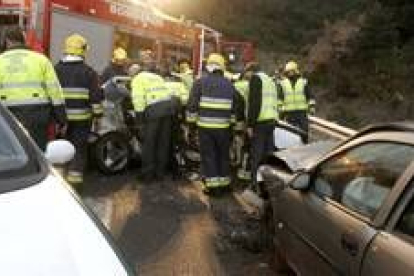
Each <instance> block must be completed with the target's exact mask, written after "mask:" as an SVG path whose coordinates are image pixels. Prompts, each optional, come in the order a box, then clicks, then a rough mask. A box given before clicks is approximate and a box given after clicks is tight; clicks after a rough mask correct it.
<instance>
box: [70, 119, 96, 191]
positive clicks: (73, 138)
mask: <svg viewBox="0 0 414 276" xmlns="http://www.w3.org/2000/svg"><path fill="white" fill-rule="evenodd" d="M91 124H92V123H91V121H90V120H85V121H69V124H68V130H67V133H66V138H67V139H68V140H69V141H70V142H71V143H72V144H73V145H74V146H75V148H76V152H75V156H74V158H73V159H72V160H71V161H70V162H69V164H68V167H67V169H68V175H70V173H71V172H72V173H79V177H81V179H82V180H81V181H76V182H78V183H79V184H78V183H76V185H81V184H82V183H83V172H84V171H85V170H86V164H87V158H88V137H89V134H90V130H91ZM76 188H77V189H78V190H81V188H82V187H76Z"/></svg>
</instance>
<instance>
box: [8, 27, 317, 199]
mask: <svg viewBox="0 0 414 276" xmlns="http://www.w3.org/2000/svg"><path fill="white" fill-rule="evenodd" d="M2 43H3V45H2V46H3V49H4V51H3V53H2V54H1V55H0V102H1V103H2V104H3V105H5V106H7V107H8V108H9V110H10V111H11V112H12V113H13V114H14V115H15V116H16V118H17V119H18V120H19V121H20V122H21V123H22V125H24V127H25V128H26V129H27V130H28V132H29V133H30V135H31V136H32V138H33V139H34V141H35V142H36V143H37V144H38V146H39V147H40V148H41V149H42V150H45V148H46V144H47V142H48V140H49V139H51V137H50V136H51V127H50V126H53V130H54V131H53V132H54V137H55V138H56V137H58V138H59V137H61V138H65V139H68V140H69V141H71V142H72V143H73V145H74V146H75V148H76V154H75V157H74V159H73V160H72V161H71V162H70V163H69V164H68V166H67V171H66V175H65V177H66V179H67V181H68V182H69V183H70V184H72V185H73V186H74V187H75V188H76V189H78V190H80V188H81V187H82V183H83V174H84V171H85V168H86V165H87V164H86V163H87V160H88V158H87V152H88V151H87V147H88V138H89V134H90V131H91V128H92V126H93V125H94V124H99V120H100V118H101V116H103V107H102V102H103V100H104V99H103V92H102V89H104V88H105V86H106V85H107V84H108V83H110V82H111V80H112V79H113V78H114V77H117V76H127V75H129V76H130V77H131V78H132V80H131V83H130V89H131V102H132V106H133V109H134V111H135V119H136V122H137V124H138V125H140V126H142V127H140V128H139V129H140V133H139V136H140V140H141V142H142V164H141V169H140V174H139V178H140V179H141V180H142V181H143V182H144V183H151V182H153V181H158V182H162V181H164V180H165V177H166V176H167V175H169V174H170V173H171V169H173V170H174V165H173V164H172V163H174V162H172V158H171V156H172V154H171V153H172V151H173V150H174V148H175V147H176V146H177V144H176V141H177V139H176V138H175V137H176V136H177V135H178V134H179V132H181V131H182V130H183V129H186V130H187V131H188V132H189V133H196V135H197V138H198V139H197V140H198V146H199V152H200V156H201V164H200V170H201V176H202V183H203V189H204V191H205V192H206V193H210V192H214V191H217V190H223V189H227V188H229V187H230V184H231V182H232V177H231V175H232V170H231V161H230V159H231V158H230V148H231V144H232V141H233V138H234V137H235V136H239V137H243V140H244V144H245V146H246V147H244V149H245V151H248V153H249V162H247V163H246V162H245V163H246V164H247V165H246V166H245V168H244V173H241V174H240V175H239V177H241V178H244V179H250V180H251V181H253V182H254V181H255V179H256V177H255V172H256V170H257V167H258V165H259V162H260V160H261V159H262V158H263V157H264V156H265V155H266V154H268V153H270V152H272V151H273V150H274V137H273V132H274V129H275V126H276V124H277V120H279V119H282V120H285V121H286V122H288V123H290V124H291V125H294V126H296V127H297V128H298V129H300V130H302V132H303V134H304V136H303V139H304V141H306V140H307V132H308V114H309V112H314V108H315V101H314V99H313V97H312V94H311V92H310V89H309V85H308V82H307V80H306V79H305V78H304V77H303V76H302V75H301V72H300V70H299V66H298V64H297V63H296V62H294V61H290V62H288V63H287V64H286V66H285V68H284V72H283V75H282V76H278V77H277V78H276V79H275V78H272V77H271V76H269V75H268V74H266V73H265V72H264V71H263V70H262V69H261V67H260V65H259V64H258V63H256V62H251V63H249V64H247V65H246V66H245V68H244V70H243V72H242V73H241V74H239V76H237V78H236V77H235V76H236V75H233V74H231V73H230V72H228V71H227V70H226V60H225V58H224V57H223V56H222V55H220V54H217V53H212V54H210V55H209V57H208V59H207V60H206V62H205V66H204V68H203V71H202V72H201V73H200V76H199V77H195V76H194V73H193V70H192V69H191V66H190V62H189V61H187V60H181V61H180V62H179V64H178V70H176V71H178V72H172V70H171V69H170V68H168V67H167V66H164V67H161V68H159V66H157V64H156V62H155V60H154V58H153V57H152V56H151V54H150V53H144V54H143V55H142V56H141V57H140V60H139V62H138V63H134V64H132V65H131V64H128V55H127V52H126V51H125V50H124V49H123V48H116V49H115V50H114V52H113V58H112V60H111V62H110V64H109V65H108V67H107V68H106V69H105V70H104V72H103V73H102V74H101V76H99V75H98V74H97V72H96V71H95V70H94V69H93V68H91V67H90V66H89V65H88V64H86V62H85V57H86V54H87V51H88V50H89V46H88V42H87V41H86V39H85V38H84V37H82V36H81V35H79V34H72V35H70V36H68V37H67V38H66V40H65V41H64V50H63V53H62V58H61V59H60V61H59V62H58V63H57V64H56V65H55V66H53V65H52V64H51V62H50V61H49V60H48V58H46V57H45V56H44V55H42V54H40V53H37V52H34V51H32V50H30V49H29V48H28V47H27V46H26V44H25V37H24V33H23V32H22V31H21V29H20V28H18V27H15V26H11V27H8V28H5V29H4V30H3V32H2ZM128 66H129V68H128ZM177 125H183V126H184V127H183V128H180V127H177ZM247 166H248V168H247ZM247 171H251V172H252V173H253V175H250V174H249V173H248V172H247Z"/></svg>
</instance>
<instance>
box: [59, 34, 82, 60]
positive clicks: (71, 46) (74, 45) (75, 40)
mask: <svg viewBox="0 0 414 276" xmlns="http://www.w3.org/2000/svg"><path fill="white" fill-rule="evenodd" d="M87 50H88V42H87V41H86V39H85V38H84V37H83V36H81V35H79V34H72V35H70V36H68V37H67V38H66V40H65V49H64V52H65V54H69V55H76V56H84V55H85V53H86V51H87Z"/></svg>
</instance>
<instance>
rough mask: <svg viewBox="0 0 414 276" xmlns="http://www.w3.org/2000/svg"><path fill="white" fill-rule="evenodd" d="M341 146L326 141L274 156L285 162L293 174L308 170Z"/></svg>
mask: <svg viewBox="0 0 414 276" xmlns="http://www.w3.org/2000/svg"><path fill="white" fill-rule="evenodd" d="M338 144H339V142H338V141H332V140H326V141H318V142H315V143H311V144H307V145H304V146H297V147H293V148H289V149H286V150H282V151H278V152H275V153H274V154H273V155H274V157H277V158H278V159H279V160H281V161H283V162H284V163H285V164H286V165H287V166H288V167H289V169H290V170H291V171H292V172H296V171H298V170H300V169H304V168H308V167H309V166H311V165H313V164H314V163H315V162H316V161H317V160H319V159H320V158H321V157H323V156H324V155H325V154H327V153H328V152H330V151H331V150H332V149H333V148H335V147H336V146H337V145H338Z"/></svg>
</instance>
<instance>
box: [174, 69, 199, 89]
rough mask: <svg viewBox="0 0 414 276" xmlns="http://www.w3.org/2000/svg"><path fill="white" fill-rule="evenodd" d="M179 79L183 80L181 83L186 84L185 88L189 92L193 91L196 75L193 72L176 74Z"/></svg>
mask: <svg viewBox="0 0 414 276" xmlns="http://www.w3.org/2000/svg"><path fill="white" fill-rule="evenodd" d="M175 75H176V76H177V77H179V78H180V79H181V81H182V82H183V83H184V85H185V87H186V88H187V90H188V91H190V90H191V88H192V87H193V84H194V73H193V71H192V70H188V71H186V72H184V73H178V74H175Z"/></svg>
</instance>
